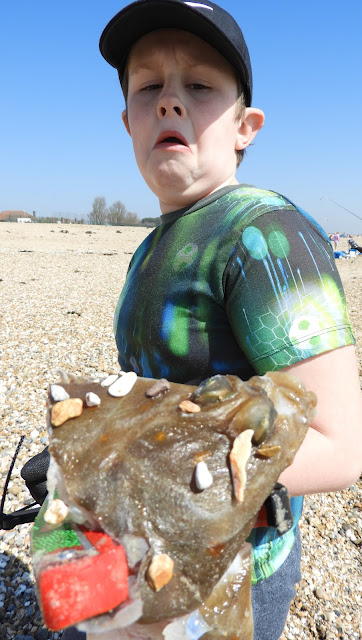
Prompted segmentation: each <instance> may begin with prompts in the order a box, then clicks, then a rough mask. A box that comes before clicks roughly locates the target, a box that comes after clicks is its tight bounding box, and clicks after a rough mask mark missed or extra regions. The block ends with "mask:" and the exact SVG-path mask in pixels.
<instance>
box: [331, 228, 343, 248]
mask: <svg viewBox="0 0 362 640" xmlns="http://www.w3.org/2000/svg"><path fill="white" fill-rule="evenodd" d="M340 239H341V237H340V235H339V232H338V231H337V232H336V233H334V234H333V236H332V240H333V242H334V250H335V251H337V248H338V243H339V241H340Z"/></svg>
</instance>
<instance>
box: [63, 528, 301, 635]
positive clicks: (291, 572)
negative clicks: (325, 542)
mask: <svg viewBox="0 0 362 640" xmlns="http://www.w3.org/2000/svg"><path fill="white" fill-rule="evenodd" d="M300 558H301V542H300V533H299V527H298V526H297V527H296V530H295V541H294V544H293V547H292V549H291V551H290V553H289V555H288V557H287V559H286V560H285V561H284V562H283V564H282V566H281V567H279V569H278V570H277V571H276V572H275V573H273V575H272V576H270V578H266V579H265V580H262V581H261V582H259V583H258V584H256V585H254V586H253V587H252V590H251V598H252V604H253V617H254V638H253V640H278V639H279V638H280V636H281V635H282V633H283V629H284V626H285V621H286V619H287V615H288V612H289V607H290V603H291V601H292V600H293V598H294V596H295V587H294V585H295V584H296V583H297V582H299V580H300V579H301V574H300ZM62 640H85V633H82V632H80V631H77V630H76V629H74V628H73V627H70V628H69V629H66V630H65V631H64V633H63V637H62Z"/></svg>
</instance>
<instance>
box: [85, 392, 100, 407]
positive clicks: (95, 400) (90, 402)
mask: <svg viewBox="0 0 362 640" xmlns="http://www.w3.org/2000/svg"><path fill="white" fill-rule="evenodd" d="M85 403H86V405H87V407H98V405H100V404H101V399H100V397H99V396H97V394H96V393H93V391H89V393H87V394H86V396H85Z"/></svg>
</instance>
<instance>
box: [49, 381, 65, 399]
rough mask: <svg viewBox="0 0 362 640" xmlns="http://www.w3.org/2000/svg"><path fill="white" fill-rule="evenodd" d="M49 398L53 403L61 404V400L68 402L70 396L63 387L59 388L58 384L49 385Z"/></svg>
mask: <svg viewBox="0 0 362 640" xmlns="http://www.w3.org/2000/svg"><path fill="white" fill-rule="evenodd" d="M50 397H51V399H52V400H53V402H62V400H68V399H69V398H70V395H69V393H67V391H66V390H65V389H64V388H63V387H61V386H60V384H51V385H50Z"/></svg>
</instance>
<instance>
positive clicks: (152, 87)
mask: <svg viewBox="0 0 362 640" xmlns="http://www.w3.org/2000/svg"><path fill="white" fill-rule="evenodd" d="M160 87H161V85H160V84H148V85H147V86H146V87H142V89H141V91H156V90H157V89H160Z"/></svg>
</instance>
